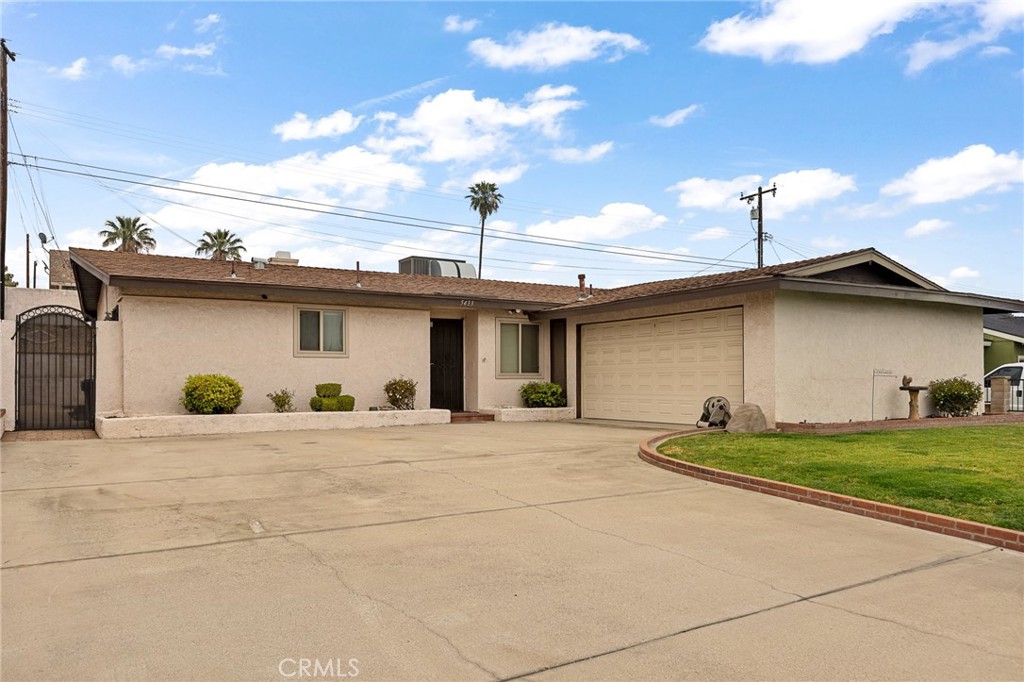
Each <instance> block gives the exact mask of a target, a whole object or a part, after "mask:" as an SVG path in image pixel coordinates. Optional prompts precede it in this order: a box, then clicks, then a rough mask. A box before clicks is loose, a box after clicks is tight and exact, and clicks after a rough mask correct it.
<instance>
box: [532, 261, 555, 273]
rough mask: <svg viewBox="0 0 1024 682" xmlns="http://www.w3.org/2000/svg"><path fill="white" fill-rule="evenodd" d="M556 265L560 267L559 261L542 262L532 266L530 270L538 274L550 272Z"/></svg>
mask: <svg viewBox="0 0 1024 682" xmlns="http://www.w3.org/2000/svg"><path fill="white" fill-rule="evenodd" d="M556 265H558V261H553V260H542V261H537V262H536V263H534V264H533V265H531V266H530V269H531V270H534V271H536V272H549V271H550V270H553V269H554V267H555V266H556Z"/></svg>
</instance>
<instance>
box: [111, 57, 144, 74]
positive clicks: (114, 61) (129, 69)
mask: <svg viewBox="0 0 1024 682" xmlns="http://www.w3.org/2000/svg"><path fill="white" fill-rule="evenodd" d="M149 66H150V62H149V60H148V59H132V58H131V57H129V56H128V55H126V54H119V55H117V56H116V57H111V59H110V68H112V69H114V71H117V72H119V73H121V74H122V75H124V76H134V75H135V74H137V73H139V72H141V71H145V70H146V69H148V68H149Z"/></svg>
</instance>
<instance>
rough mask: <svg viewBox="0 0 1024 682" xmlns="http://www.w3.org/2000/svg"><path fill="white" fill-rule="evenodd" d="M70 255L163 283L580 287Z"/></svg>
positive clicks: (569, 290) (115, 274)
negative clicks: (358, 283) (233, 274)
mask: <svg viewBox="0 0 1024 682" xmlns="http://www.w3.org/2000/svg"><path fill="white" fill-rule="evenodd" d="M71 254H72V258H73V259H74V260H75V261H77V262H80V263H82V264H84V265H86V267H88V266H90V265H91V266H92V269H94V270H98V271H100V272H102V273H104V274H106V275H107V276H109V277H111V278H123V279H144V280H149V281H156V282H159V281H165V282H194V283H206V284H214V283H215V284H225V283H228V282H238V283H240V284H243V283H244V284H255V285H268V286H278V287H294V288H297V289H326V290H330V291H351V292H361V293H368V294H369V293H386V294H399V295H403V294H404V295H408V296H444V297H459V298H471V299H489V300H507V301H523V302H533V303H546V304H551V305H560V304H563V303H568V302H569V301H573V300H575V299H576V297H577V296H578V292H579V289H578V287H574V286H558V285H553V284H530V283H526V282H506V281H501V280H491V279H461V278H458V277H433V276H430V275H407V274H399V273H395V272H373V271H367V270H363V271H361V272H360V273H359V282H360V284H361V286H360V287H356V271H355V270H337V269H332V268H313V267H305V266H296V265H278V264H273V263H271V264H268V265H267V266H266V267H265V268H264V269H263V270H257V269H256V268H255V267H253V264H252V263H246V262H242V261H238V262H236V263H235V273H236V277H235V278H234V279H232V278H231V263H230V262H227V261H214V260H208V259H203V258H180V257H177V256H157V255H152V254H138V253H119V252H117V251H99V250H94V249H79V248H72V249H71Z"/></svg>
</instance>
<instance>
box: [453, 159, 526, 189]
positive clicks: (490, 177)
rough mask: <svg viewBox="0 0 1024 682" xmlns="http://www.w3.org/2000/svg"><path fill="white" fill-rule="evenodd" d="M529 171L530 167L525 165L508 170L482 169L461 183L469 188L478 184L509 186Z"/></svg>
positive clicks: (517, 165) (521, 164)
mask: <svg viewBox="0 0 1024 682" xmlns="http://www.w3.org/2000/svg"><path fill="white" fill-rule="evenodd" d="M529 169H530V165H529V164H526V163H520V164H516V165H515V166H509V167H508V168H498V169H492V168H484V169H483V170H478V171H477V172H476V173H473V175H471V176H470V178H469V180H468V181H467V182H465V183H462V184H464V185H466V186H467V187H469V186H470V185H475V184H476V183H478V182H493V183H494V184H496V185H498V186H499V187H500V186H501V185H509V184H512V183H513V182H515V181H516V180H518V179H519V178H521V177H523V173H525V172H526V171H527V170H529Z"/></svg>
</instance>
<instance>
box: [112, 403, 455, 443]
mask: <svg viewBox="0 0 1024 682" xmlns="http://www.w3.org/2000/svg"><path fill="white" fill-rule="evenodd" d="M451 419H452V415H451V412H449V411H448V410H387V411H382V412H289V413H277V412H270V413H267V414H180V415H179V414H175V415H159V416H153V417H99V416H97V417H96V434H97V435H98V436H99V437H100V438H164V437H170V436H208V435H213V434H218V433H256V432H259V431H329V430H333V429H369V428H376V427H380V426H416V425H419V424H448V423H450V422H451Z"/></svg>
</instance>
